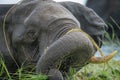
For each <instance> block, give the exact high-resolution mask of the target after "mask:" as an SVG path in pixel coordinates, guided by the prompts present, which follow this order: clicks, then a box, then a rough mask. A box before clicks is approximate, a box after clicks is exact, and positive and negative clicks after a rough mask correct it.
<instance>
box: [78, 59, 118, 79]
mask: <svg viewBox="0 0 120 80" xmlns="http://www.w3.org/2000/svg"><path fill="white" fill-rule="evenodd" d="M76 77H78V78H80V79H81V80H120V60H119V61H115V60H111V61H109V62H108V63H104V64H88V65H87V66H85V67H84V68H83V69H81V70H80V71H79V72H78V73H77V74H76Z"/></svg>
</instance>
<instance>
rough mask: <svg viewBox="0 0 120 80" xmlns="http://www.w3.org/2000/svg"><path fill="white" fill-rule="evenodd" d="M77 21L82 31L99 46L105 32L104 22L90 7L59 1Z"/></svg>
mask: <svg viewBox="0 0 120 80" xmlns="http://www.w3.org/2000/svg"><path fill="white" fill-rule="evenodd" d="M60 4H61V5H63V6H64V7H65V8H67V9H68V10H69V11H70V12H71V13H72V14H73V15H74V16H75V17H76V18H77V20H78V21H79V23H80V24H81V28H82V30H83V31H85V32H86V33H88V34H89V35H90V36H91V37H92V38H93V39H94V40H95V41H96V43H97V44H98V45H99V46H101V43H102V42H101V40H102V38H103V36H104V33H105V32H106V29H107V25H106V24H105V22H104V21H103V20H102V19H101V18H100V17H99V16H98V15H97V14H96V13H95V12H94V11H93V10H92V9H90V8H88V7H86V6H84V5H81V4H79V3H75V2H60Z"/></svg>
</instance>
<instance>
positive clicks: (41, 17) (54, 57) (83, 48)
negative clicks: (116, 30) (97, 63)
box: [6, 0, 105, 80]
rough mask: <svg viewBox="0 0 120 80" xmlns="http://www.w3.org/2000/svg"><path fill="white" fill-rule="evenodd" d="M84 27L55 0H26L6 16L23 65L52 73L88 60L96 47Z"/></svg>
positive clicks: (17, 55) (11, 43)
mask: <svg viewBox="0 0 120 80" xmlns="http://www.w3.org/2000/svg"><path fill="white" fill-rule="evenodd" d="M86 15H87V14H86ZM92 16H93V15H92ZM94 16H96V15H94ZM98 19H99V18H98ZM98 21H99V20H98ZM7 23H8V24H7ZM99 24H100V23H99ZM101 24H104V25H105V23H103V22H101ZM75 29H77V30H78V31H71V30H75ZM80 30H81V27H80V25H79V22H78V21H77V19H76V18H75V17H74V16H73V15H72V14H71V12H69V11H68V10H67V9H66V8H64V7H63V6H62V5H60V4H58V3H56V2H54V1H52V0H35V1H34V0H25V1H24V0H23V1H22V2H21V3H19V4H17V5H15V7H14V8H13V9H12V10H11V11H10V13H9V14H8V15H7V18H6V32H7V35H8V36H10V38H11V41H10V46H13V52H14V57H15V59H16V60H17V61H18V63H19V64H20V65H23V64H25V65H33V66H36V72H37V73H44V74H49V73H50V75H52V72H54V71H53V70H54V69H55V71H58V73H59V70H60V71H61V72H68V70H69V68H70V67H75V68H81V67H83V66H84V65H85V64H87V63H88V62H89V61H90V58H91V57H92V56H93V55H94V53H95V50H96V49H95V47H94V45H93V43H92V41H91V40H90V39H89V37H88V36H86V33H85V32H82V31H80ZM103 31H104V29H103ZM60 75H61V74H60ZM61 79H63V78H61ZM56 80H57V79H56Z"/></svg>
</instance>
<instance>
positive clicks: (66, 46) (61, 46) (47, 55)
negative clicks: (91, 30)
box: [36, 32, 95, 74]
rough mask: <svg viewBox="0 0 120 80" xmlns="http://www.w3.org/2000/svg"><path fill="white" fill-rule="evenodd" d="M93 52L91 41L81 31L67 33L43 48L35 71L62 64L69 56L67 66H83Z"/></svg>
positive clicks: (45, 70)
mask: <svg viewBox="0 0 120 80" xmlns="http://www.w3.org/2000/svg"><path fill="white" fill-rule="evenodd" d="M94 52H95V50H94V46H93V44H92V42H91V41H90V40H89V38H88V37H87V36H86V35H85V34H84V33H83V32H70V33H67V34H65V35H64V36H62V37H61V38H59V39H58V40H57V41H55V42H54V43H53V44H51V45H50V46H49V47H47V48H46V49H45V51H44V54H43V55H42V56H41V58H40V59H39V61H38V63H37V66H36V72H37V73H44V74H45V73H48V71H49V70H50V69H52V68H58V67H56V65H57V63H58V64H61V65H62V62H64V61H65V60H66V59H67V58H70V57H71V58H70V63H69V64H68V66H69V67H70V66H73V67H78V66H83V65H85V63H87V62H88V61H89V60H90V58H91V56H92V55H93V53H94ZM66 63H67V62H66Z"/></svg>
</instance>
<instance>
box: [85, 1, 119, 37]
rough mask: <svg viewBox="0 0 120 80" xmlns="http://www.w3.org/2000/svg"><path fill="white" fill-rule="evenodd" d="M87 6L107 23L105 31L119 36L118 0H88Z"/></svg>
mask: <svg viewBox="0 0 120 80" xmlns="http://www.w3.org/2000/svg"><path fill="white" fill-rule="evenodd" d="M86 6H87V7H90V8H92V9H93V10H94V11H95V12H96V13H97V14H98V15H99V16H100V17H101V18H102V19H103V20H104V21H105V22H106V23H107V24H108V30H107V32H108V33H109V34H110V36H111V37H112V34H113V33H114V34H115V35H114V36H115V37H116V38H117V37H118V38H120V28H119V25H120V17H119V14H120V0H88V1H87V3H86Z"/></svg>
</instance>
